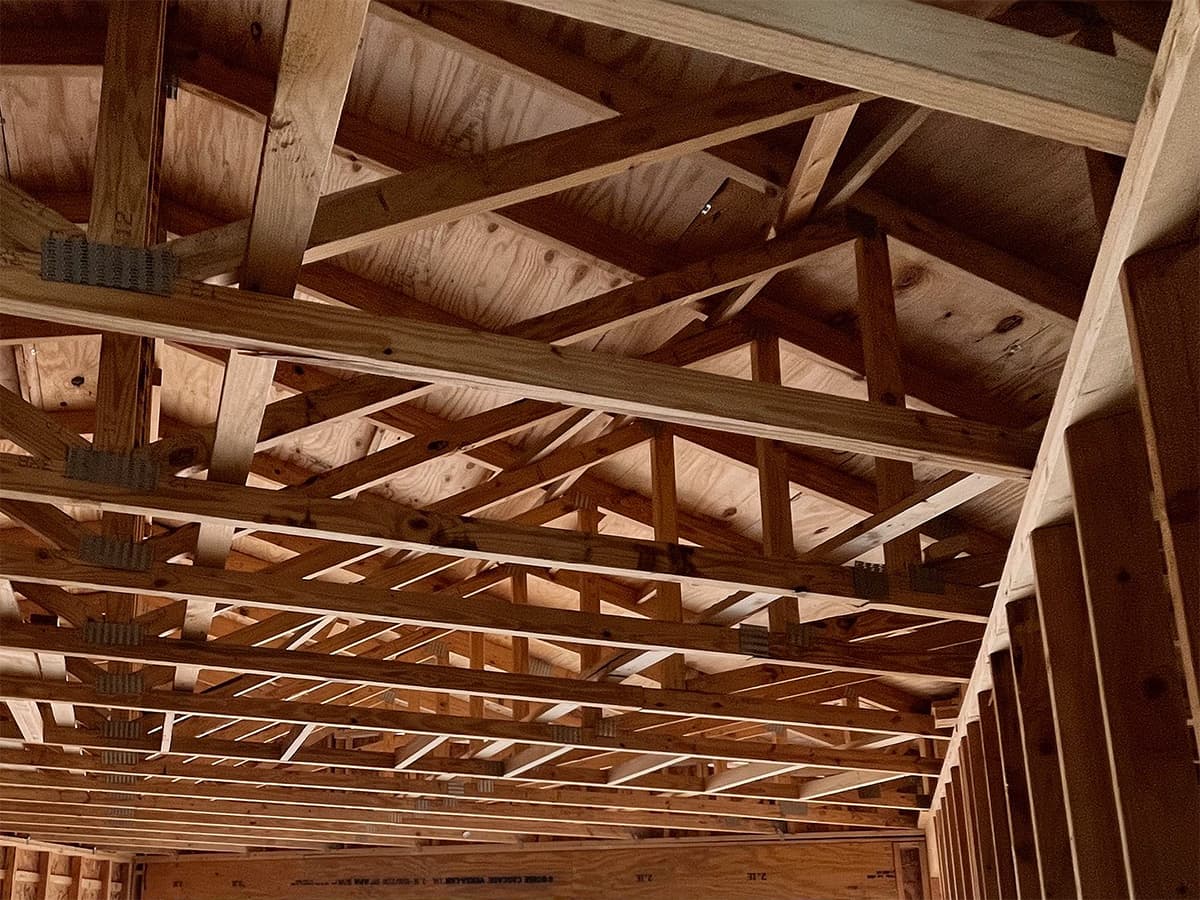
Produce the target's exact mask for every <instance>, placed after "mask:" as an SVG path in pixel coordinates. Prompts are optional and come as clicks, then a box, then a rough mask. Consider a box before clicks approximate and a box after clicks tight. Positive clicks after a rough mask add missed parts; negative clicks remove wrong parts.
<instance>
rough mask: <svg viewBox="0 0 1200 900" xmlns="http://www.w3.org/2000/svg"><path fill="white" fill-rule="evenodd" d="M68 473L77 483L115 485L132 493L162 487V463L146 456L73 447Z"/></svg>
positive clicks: (68, 458)
mask: <svg viewBox="0 0 1200 900" xmlns="http://www.w3.org/2000/svg"><path fill="white" fill-rule="evenodd" d="M65 474H66V476H67V477H68V478H73V479H75V480H76V481H90V482H92V483H93V484H115V485H116V486H117V487H123V488H129V489H130V490H131V491H149V490H153V489H154V486H155V485H156V484H158V461H157V460H155V459H154V458H153V457H152V456H148V455H147V454H145V453H136V452H135V453H113V452H111V451H108V450H96V449H94V448H92V447H69V448H68V449H67V465H66V469H65Z"/></svg>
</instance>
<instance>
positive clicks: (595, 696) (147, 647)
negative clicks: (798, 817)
mask: <svg viewBox="0 0 1200 900" xmlns="http://www.w3.org/2000/svg"><path fill="white" fill-rule="evenodd" d="M0 647H5V648H9V649H22V650H39V651H44V652H54V653H60V654H63V655H66V656H71V657H82V658H85V659H92V660H106V659H108V660H121V661H125V662H134V663H140V664H142V665H194V666H196V667H198V668H201V669H206V670H210V671H221V672H233V673H239V674H242V673H244V674H255V675H271V676H280V677H290V678H305V679H314V680H318V681H337V682H345V683H349V684H368V685H372V686H376V687H386V688H404V689H411V690H423V691H437V692H448V693H459V694H465V695H467V696H477V697H498V698H504V699H510V700H537V701H545V702H557V701H564V700H565V701H574V702H576V703H580V704H586V705H591V706H601V707H609V708H614V709H622V710H633V711H641V712H651V713H674V714H677V715H680V716H705V717H708V718H715V719H730V720H733V721H754V722H769V723H776V724H782V725H799V726H815V727H827V728H843V729H847V730H854V731H865V732H877V733H886V734H911V735H914V736H923V737H934V738H936V737H938V736H939V735H938V732H937V730H936V729H935V728H934V723H933V719H932V717H931V716H924V715H919V714H916V713H902V712H889V711H884V710H873V709H855V708H852V707H840V706H825V705H821V704H812V703H797V702H785V701H777V700H757V699H754V698H746V697H739V696H737V695H736V694H733V695H730V694H718V693H711V694H706V693H701V692H696V691H684V690H656V689H653V688H643V687H639V686H637V685H624V684H605V683H597V682H588V681H579V680H576V679H570V678H552V677H549V676H537V675H522V674H517V673H500V672H488V671H480V670H470V669H461V668H456V667H453V666H433V665H425V664H419V663H406V662H401V661H399V660H377V659H364V658H358V657H354V656H345V655H340V654H338V655H327V654H324V653H312V652H304V651H296V650H274V649H270V648H267V647H256V646H231V645H229V644H228V643H223V642H206V643H202V644H201V643H194V642H190V641H178V640H166V639H161V638H151V637H146V638H143V639H142V640H141V641H140V643H137V644H135V645H103V646H101V645H97V644H95V643H92V642H89V641H88V640H87V638H86V636H85V635H84V634H83V632H81V631H79V630H76V629H63V628H45V627H38V626H21V625H5V627H4V629H3V631H2V632H0Z"/></svg>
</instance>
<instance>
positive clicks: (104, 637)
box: [83, 619, 142, 647]
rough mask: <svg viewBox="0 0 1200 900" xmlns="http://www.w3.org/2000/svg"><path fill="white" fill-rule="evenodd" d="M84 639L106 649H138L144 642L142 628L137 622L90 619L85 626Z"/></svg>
mask: <svg viewBox="0 0 1200 900" xmlns="http://www.w3.org/2000/svg"><path fill="white" fill-rule="evenodd" d="M83 639H84V640H85V641H87V642H88V643H89V644H99V645H101V646H105V647H136V646H137V645H138V644H140V643H141V642H142V626H141V625H139V624H138V623H137V622H109V621H107V620H105V621H97V620H96V619H88V620H87V621H86V622H84V624H83Z"/></svg>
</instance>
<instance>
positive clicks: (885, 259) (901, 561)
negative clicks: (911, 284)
mask: <svg viewBox="0 0 1200 900" xmlns="http://www.w3.org/2000/svg"><path fill="white" fill-rule="evenodd" d="M887 240H888V239H887V235H886V234H884V233H883V232H882V231H879V230H878V229H877V228H876V227H875V223H873V222H871V223H870V229H869V230H868V231H867V232H866V233H865V234H864V235H863V236H862V237H860V238H859V239H858V240H857V241H855V243H854V256H855V262H856V264H857V270H858V310H859V328H860V330H861V331H862V346H863V364H864V368H865V370H866V373H867V393H868V396H869V397H870V399H871V400H872V401H874V402H876V403H881V404H883V405H885V406H899V407H903V406H904V405H905V402H904V377H903V374H902V364H901V360H900V335H899V331H898V328H897V326H896V300H895V295H894V294H893V291H892V263H891V258H890V256H889V255H888V244H887ZM875 484H876V490H877V491H878V494H879V506H880V508H881V509H882V508H884V507H887V506H890V505H891V504H893V503H897V502H899V501H901V500H903V499H904V498H905V497H908V496H909V495H911V494H912V492H913V467H912V464H911V463H906V462H900V461H899V460H894V459H884V458H882V457H877V458H876V460H875ZM883 557H884V561H885V562H886V563H887V567H888V569H889V571H892V572H895V573H897V574H899V575H907V574H908V569H909V567H910V566H914V565H917V564H919V563H920V562H921V539H920V536H919V535H918V534H917V532H916V531H910V532H909V533H908V534H905V535H901V536H900V537H898V538H895V539H893V540H891V541H888V542H887V543H886V544H884V545H883Z"/></svg>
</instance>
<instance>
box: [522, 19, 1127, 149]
mask: <svg viewBox="0 0 1200 900" xmlns="http://www.w3.org/2000/svg"><path fill="white" fill-rule="evenodd" d="M520 2H521V3H522V4H524V5H526V6H534V7H537V8H539V9H544V10H548V11H550V12H556V13H559V14H561V15H565V16H569V17H572V18H576V19H583V20H586V21H590V22H595V23H597V24H599V25H604V26H606V27H609V28H618V29H621V30H624V31H630V32H632V33H634V34H642V35H645V36H647V37H653V38H656V39H658V40H665V41H670V42H672V43H678V44H683V45H685V46H688V47H693V48H695V49H698V50H707V51H709V52H712V53H717V54H722V55H725V56H733V57H735V58H737V59H743V60H745V61H747V62H753V63H757V64H758V65H761V66H766V67H768V68H772V69H780V70H783V71H788V72H796V73H799V74H804V75H808V76H810V77H813V78H821V79H824V80H826V81H832V82H835V83H839V84H849V85H854V86H855V87H858V88H861V89H863V90H867V91H871V92H873V93H876V94H880V95H883V96H889V97H894V98H896V99H898V100H905V101H908V102H910V103H917V104H919V105H921V106H929V107H933V108H934V109H941V110H944V111H946V112H952V113H955V114H957V115H962V116H967V117H968V118H976V119H983V120H984V121H989V122H994V123H995V124H997V125H1004V126H1006V127H1009V128H1015V129H1017V130H1019V131H1028V132H1031V133H1034V134H1040V135H1042V136H1044V137H1049V138H1053V139H1055V140H1060V141H1066V142H1069V143H1074V144H1081V145H1084V146H1090V147H1095V148H1096V149H1099V150H1104V151H1105V152H1108V153H1116V154H1124V153H1125V152H1126V151H1127V150H1128V149H1129V145H1130V141H1131V139H1132V136H1133V124H1134V121H1135V119H1136V118H1137V115H1138V109H1139V107H1140V104H1141V101H1142V97H1143V94H1144V92H1145V88H1146V82H1147V80H1148V79H1149V77H1150V73H1149V72H1147V71H1146V70H1145V69H1144V68H1143V67H1142V66H1140V65H1137V64H1133V63H1128V62H1125V63H1121V62H1118V61H1117V60H1116V59H1114V58H1113V57H1108V56H1102V55H1101V54H1096V53H1090V52H1088V51H1085V50H1082V49H1080V48H1077V47H1072V46H1069V45H1065V44H1058V43H1055V42H1053V41H1051V40H1049V39H1046V38H1041V37H1038V36H1036V35H1031V34H1026V33H1024V32H1020V31H1016V30H1015V29H1010V28H1005V27H1004V26H1001V25H997V24H994V23H990V22H985V21H981V20H979V19H976V18H972V17H967V16H962V15H958V14H957V13H954V12H952V11H950V10H944V9H938V8H936V7H930V6H922V5H911V4H889V5H887V6H885V7H880V6H879V5H878V4H873V3H867V2H861V0H856V2H844V3H837V4H820V3H817V4H803V5H784V4H778V3H771V2H768V0H746V2H742V3H739V4H738V5H737V6H736V7H734V8H730V7H729V6H728V5H727V4H725V3H722V2H720V0H672V2H666V0H639V2H637V3H632V4H630V3H623V2H620V0H520ZM1067 73H1069V75H1068V74H1067Z"/></svg>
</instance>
